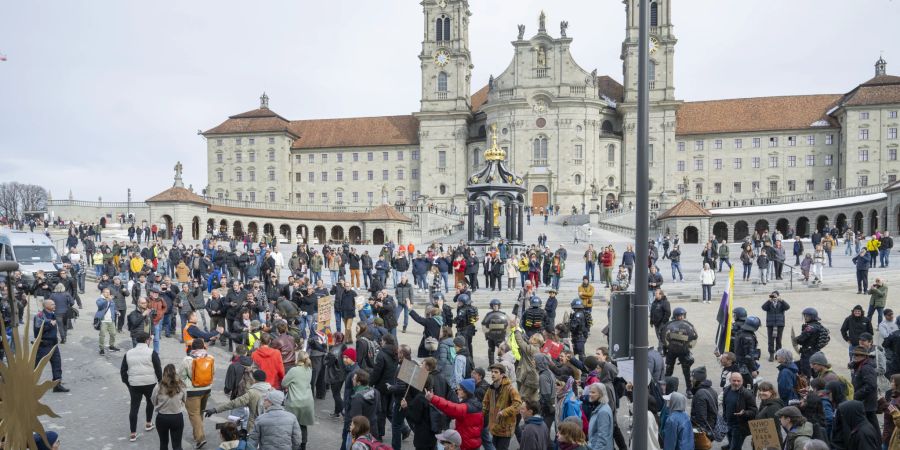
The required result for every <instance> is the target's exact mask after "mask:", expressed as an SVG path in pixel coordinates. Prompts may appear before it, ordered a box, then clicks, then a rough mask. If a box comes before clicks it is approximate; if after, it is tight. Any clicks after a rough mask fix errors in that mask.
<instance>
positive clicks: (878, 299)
mask: <svg viewBox="0 0 900 450" xmlns="http://www.w3.org/2000/svg"><path fill="white" fill-rule="evenodd" d="M887 293H888V287H887V285H884V284H882V285H881V286H872V288H871V289H869V295H870V296H871V297H870V298H869V306H874V307H876V308H884V305H885V303H887Z"/></svg>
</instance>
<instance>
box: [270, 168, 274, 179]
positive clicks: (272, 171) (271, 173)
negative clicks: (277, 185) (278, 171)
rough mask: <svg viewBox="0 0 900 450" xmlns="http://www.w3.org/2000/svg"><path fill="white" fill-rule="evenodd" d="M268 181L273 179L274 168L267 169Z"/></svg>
mask: <svg viewBox="0 0 900 450" xmlns="http://www.w3.org/2000/svg"><path fill="white" fill-rule="evenodd" d="M269 181H275V169H269Z"/></svg>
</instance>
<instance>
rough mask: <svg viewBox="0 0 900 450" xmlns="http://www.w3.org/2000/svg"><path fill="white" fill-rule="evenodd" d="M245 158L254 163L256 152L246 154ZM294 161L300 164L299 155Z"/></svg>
mask: <svg viewBox="0 0 900 450" xmlns="http://www.w3.org/2000/svg"><path fill="white" fill-rule="evenodd" d="M247 158H248V159H249V160H250V162H256V152H253V151H250V152H247ZM296 161H297V162H298V163H299V162H300V155H297V159H296Z"/></svg>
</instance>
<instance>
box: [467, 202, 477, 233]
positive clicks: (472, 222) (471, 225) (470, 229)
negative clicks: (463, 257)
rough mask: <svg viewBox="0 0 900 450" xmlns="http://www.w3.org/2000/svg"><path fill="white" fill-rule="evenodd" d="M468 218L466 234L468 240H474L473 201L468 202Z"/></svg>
mask: <svg viewBox="0 0 900 450" xmlns="http://www.w3.org/2000/svg"><path fill="white" fill-rule="evenodd" d="M468 206H469V220H468V222H469V223H468V225H467V228H468V233H467V236H468V238H469V242H472V241H474V240H475V202H469V203H468Z"/></svg>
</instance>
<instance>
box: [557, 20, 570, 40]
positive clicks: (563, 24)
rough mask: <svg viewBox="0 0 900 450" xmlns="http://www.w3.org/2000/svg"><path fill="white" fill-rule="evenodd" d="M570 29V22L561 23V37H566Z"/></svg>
mask: <svg viewBox="0 0 900 450" xmlns="http://www.w3.org/2000/svg"><path fill="white" fill-rule="evenodd" d="M567 28H569V22H568V21H566V20H563V21H562V22H560V23H559V35H560V37H566V29H567Z"/></svg>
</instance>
